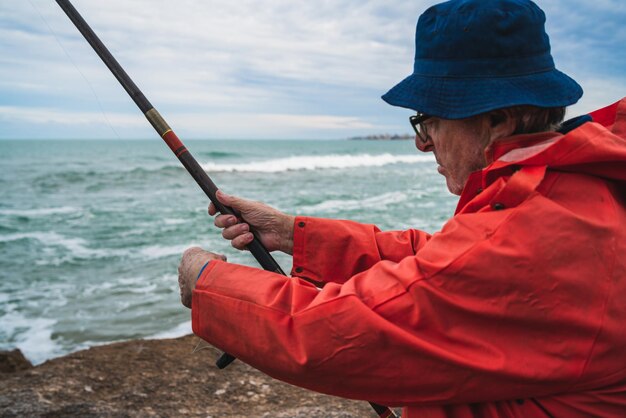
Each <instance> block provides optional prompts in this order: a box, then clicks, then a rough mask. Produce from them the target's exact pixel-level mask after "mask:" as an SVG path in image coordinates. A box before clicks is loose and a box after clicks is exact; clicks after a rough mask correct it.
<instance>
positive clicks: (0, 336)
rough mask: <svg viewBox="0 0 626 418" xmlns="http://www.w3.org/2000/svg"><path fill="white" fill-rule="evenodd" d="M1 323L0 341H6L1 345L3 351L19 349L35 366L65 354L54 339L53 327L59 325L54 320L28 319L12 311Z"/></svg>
mask: <svg viewBox="0 0 626 418" xmlns="http://www.w3.org/2000/svg"><path fill="white" fill-rule="evenodd" d="M0 323H1V324H2V326H0V341H4V342H3V343H0V347H1V348H2V349H12V348H19V349H20V350H22V353H24V356H26V358H28V359H29V360H30V361H31V362H32V363H33V364H35V365H37V364H40V363H43V362H44V361H46V360H47V359H49V358H51V357H55V356H58V355H61V354H63V349H62V347H61V346H60V345H59V344H57V343H56V342H55V341H54V340H53V339H52V331H53V327H54V325H55V324H56V323H57V321H56V320H54V319H49V318H42V317H33V318H28V317H26V316H24V315H23V314H22V313H20V312H18V311H17V310H13V309H10V310H9V312H7V313H6V314H5V315H3V316H2V317H1V318H0ZM7 341H11V342H8V343H6V342H7Z"/></svg>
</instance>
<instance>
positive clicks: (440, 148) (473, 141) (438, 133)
mask: <svg viewBox="0 0 626 418" xmlns="http://www.w3.org/2000/svg"><path fill="white" fill-rule="evenodd" d="M424 124H425V125H426V127H427V131H428V140H427V141H426V142H425V143H424V142H422V140H421V139H419V137H416V138H415V146H416V147H417V149H419V150H420V151H422V152H431V151H432V152H433V153H434V154H435V158H436V159H437V163H438V164H439V167H437V170H438V171H439V173H440V174H442V175H443V176H445V178H446V183H447V185H448V190H450V192H451V193H453V194H456V195H460V194H461V192H462V191H463V187H464V186H465V183H466V182H467V179H468V177H469V175H470V174H471V173H472V172H474V171H477V170H480V169H482V168H484V167H485V166H486V165H487V161H486V159H485V148H486V147H487V145H488V144H489V143H490V138H489V132H488V131H487V130H485V129H484V121H482V120H480V119H462V120H448V119H439V118H434V117H433V118H429V119H428V120H426V121H425V122H424Z"/></svg>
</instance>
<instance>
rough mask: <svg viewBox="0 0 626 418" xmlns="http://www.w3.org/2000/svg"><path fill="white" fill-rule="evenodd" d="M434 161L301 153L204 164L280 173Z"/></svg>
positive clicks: (218, 168) (426, 157) (215, 168)
mask: <svg viewBox="0 0 626 418" xmlns="http://www.w3.org/2000/svg"><path fill="white" fill-rule="evenodd" d="M429 161H434V157H433V156H431V155H392V154H378V155H372V154H359V155H347V154H345V155H342V154H330V155H300V156H294V157H287V158H277V159H273V160H265V161H253V162H249V163H243V164H217V163H206V164H203V165H202V167H203V168H204V169H205V170H207V171H209V172H220V171H221V172H243V173H247V172H257V173H280V172H284V171H296V170H319V169H345V168H357V167H382V166H385V165H388V164H400V163H402V164H415V163H421V162H429Z"/></svg>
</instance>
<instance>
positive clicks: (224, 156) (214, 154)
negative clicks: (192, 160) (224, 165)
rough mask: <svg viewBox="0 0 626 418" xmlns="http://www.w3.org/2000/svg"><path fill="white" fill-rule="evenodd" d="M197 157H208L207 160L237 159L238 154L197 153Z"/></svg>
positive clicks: (222, 152) (221, 152)
mask: <svg viewBox="0 0 626 418" xmlns="http://www.w3.org/2000/svg"><path fill="white" fill-rule="evenodd" d="M198 156H199V157H208V158H230V157H239V156H240V154H237V153H236V152H226V151H209V152H200V153H198Z"/></svg>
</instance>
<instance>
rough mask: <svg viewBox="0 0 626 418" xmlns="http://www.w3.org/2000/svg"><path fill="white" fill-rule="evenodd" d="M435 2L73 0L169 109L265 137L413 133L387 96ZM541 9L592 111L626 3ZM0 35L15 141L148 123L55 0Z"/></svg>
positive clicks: (201, 125) (1, 6)
mask: <svg viewBox="0 0 626 418" xmlns="http://www.w3.org/2000/svg"><path fill="white" fill-rule="evenodd" d="M433 3H435V2H432V1H415V2H405V1H400V0H393V1H389V0H333V1H329V0H326V1H318V2H293V1H291V0H263V1H261V0H239V1H236V2H229V1H226V0H206V1H199V0H179V1H176V2H174V1H171V0H134V1H126V0H109V1H106V2H101V1H94V0H74V5H75V6H76V8H77V9H78V10H79V11H80V12H81V13H82V14H83V16H84V17H85V19H86V20H87V21H88V22H89V23H90V24H91V26H92V27H93V29H94V30H95V31H96V32H97V33H98V35H99V36H100V37H101V39H102V40H103V42H104V43H105V44H106V45H107V46H108V48H109V49H110V50H111V51H112V53H113V54H114V55H115V56H116V58H117V59H118V60H119V61H120V63H121V64H122V65H123V67H124V68H125V69H126V71H127V72H128V73H129V74H130V75H131V77H132V78H133V79H134V80H135V82H136V83H137V85H138V86H139V87H140V88H141V89H142V90H143V91H144V93H145V94H146V96H147V97H148V98H149V99H150V100H151V101H152V103H153V104H154V105H155V106H156V107H157V108H158V109H159V111H160V112H161V113H162V114H163V115H164V116H166V117H168V120H169V118H171V119H172V120H176V121H180V122H181V123H184V125H183V126H181V128H180V129H179V130H182V131H185V132H186V133H188V134H189V135H191V136H194V137H196V136H197V137H206V135H207V132H208V133H209V134H211V133H215V135H219V136H221V137H246V136H248V137H259V138H267V137H271V136H273V135H282V136H287V135H289V136H294V137H308V138H311V137H320V138H330V137H345V136H354V135H361V134H374V133H380V132H389V131H390V132H398V133H405V132H408V131H409V130H410V128H409V126H408V124H407V123H406V114H407V113H408V111H405V110H401V109H397V108H392V107H389V106H387V105H385V104H384V103H383V102H382V101H381V100H380V98H379V97H380V95H381V94H382V93H384V92H385V91H386V90H387V89H388V88H389V87H391V86H393V85H394V84H395V83H396V82H397V81H399V80H400V79H402V78H403V77H404V76H406V75H407V74H409V73H410V72H411V69H412V58H413V48H414V45H413V39H414V38H413V35H414V30H415V20H416V17H417V16H418V15H419V13H421V12H422V11H423V10H425V9H426V7H427V6H429V5H431V4H433ZM31 4H32V5H34V6H35V8H34V7H33V6H32V5H31ZM538 4H539V5H540V6H541V7H543V8H544V9H545V10H546V14H547V15H548V30H549V31H550V35H551V41H552V46H553V52H554V55H555V57H556V61H557V65H558V67H559V68H560V69H562V70H564V71H565V72H566V73H568V74H570V75H572V76H573V77H574V78H575V79H577V80H578V81H579V82H581V84H582V85H583V87H585V89H586V91H587V93H586V96H585V97H584V98H583V101H582V102H581V105H580V106H579V108H581V109H583V108H585V109H586V108H588V107H592V106H596V105H597V104H598V103H602V104H604V103H608V102H610V101H614V100H613V99H614V98H615V97H614V95H615V93H614V92H615V91H619V90H620V89H622V91H623V86H624V83H623V82H621V80H622V79H623V74H624V73H626V68H625V65H626V64H625V63H624V59H623V54H621V53H620V51H622V52H623V46H622V45H624V44H626V34H625V33H626V29H625V27H624V25H623V22H624V21H626V15H625V13H626V6H625V5H624V3H623V2H622V1H621V0H616V1H612V0H599V1H596V2H594V3H593V4H588V3H585V2H583V1H582V0H571V1H570V0H568V1H565V0H550V1H547V0H543V1H538ZM42 18H43V19H42ZM52 32H54V34H55V35H56V38H55V36H53V34H52ZM0 39H2V42H0V105H1V106H4V107H3V109H5V110H3V112H5V111H6V112H9V111H8V110H6V109H12V110H11V112H13V113H5V114H4V119H5V120H6V119H7V118H8V117H9V116H8V115H9V114H11V115H14V116H15V115H16V113H15V112H17V113H19V115H21V116H16V119H15V120H14V121H13V122H11V123H9V124H7V125H5V126H7V128H10V129H8V130H7V129H5V130H4V132H3V133H2V134H1V135H3V136H4V137H16V136H22V137H44V136H46V135H49V134H50V132H55V133H56V135H59V136H64V135H66V136H72V135H75V134H76V132H72V131H71V128H72V126H74V127H75V128H76V129H79V128H78V126H80V129H79V131H80V134H81V135H86V136H89V131H88V129H87V126H86V124H88V123H92V124H94V127H95V126H100V127H102V126H106V125H107V124H108V122H107V121H106V118H104V116H103V113H104V114H106V115H107V117H108V119H109V120H110V121H112V122H111V123H113V124H115V125H118V126H119V132H120V135H121V136H123V137H127V136H128V137H135V136H141V137H145V136H146V135H147V133H148V132H149V126H148V127H147V128H140V127H139V126H138V125H137V124H141V123H145V121H144V120H143V118H141V117H137V111H136V109H134V107H133V106H134V105H133V104H132V102H130V100H129V98H128V97H127V95H126V94H125V93H124V92H123V90H122V89H121V87H120V86H119V85H118V83H117V81H116V80H115V79H114V78H113V77H112V76H111V74H110V73H109V72H108V70H107V69H106V68H105V67H104V65H103V64H102V62H100V60H99V59H98V58H97V57H96V55H95V54H94V52H93V51H92V50H91V49H90V47H89V46H88V45H87V43H86V42H85V41H84V40H83V39H82V37H81V36H80V35H79V34H78V32H77V31H76V29H75V28H74V27H73V26H72V25H71V23H70V22H69V20H68V19H67V17H66V16H65V15H64V14H63V13H62V11H61V10H60V9H59V8H58V6H57V5H56V3H55V2H50V1H47V0H29V1H26V2H1V3H0ZM611 85H613V86H614V88H612V89H611V88H610V86H611ZM598 89H602V90H598ZM28 108H32V111H31V112H30V113H29V112H28V111H25V110H24V109H28ZM44 114H47V115H48V116H46V117H47V119H46V117H44ZM64 114H65V115H66V117H64V116H63V115H64ZM24 115H31V116H32V117H34V118H39V116H41V118H39V119H37V120H39V121H42V120H47V122H37V123H34V122H32V121H31V122H28V121H27V120H26V119H24V118H25V116H24ZM316 115H317V116H316ZM77 116H80V117H82V119H81V120H83V121H89V122H78V121H77V119H76V117H77ZM135 119H136V121H135ZM131 120H132V121H131ZM242 120H244V121H245V120H247V121H252V122H253V124H254V125H255V127H254V129H252V128H250V127H248V126H247V125H246V124H244V123H242ZM18 121H22V122H21V123H22V124H21V125H20V124H19V122H18ZM226 121H227V122H228V124H229V125H228V124H227V123H226ZM28 123H32V125H28ZM46 124H48V126H46ZM61 126H64V127H66V129H67V131H63V130H62V128H61ZM94 131H99V130H98V129H94ZM64 132H65V133H64ZM77 132H78V131H77ZM94 135H95V136H97V135H96V134H94Z"/></svg>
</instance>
